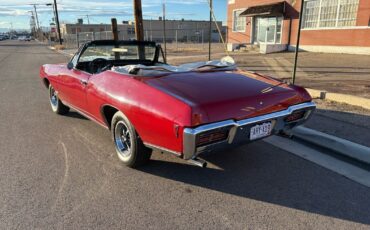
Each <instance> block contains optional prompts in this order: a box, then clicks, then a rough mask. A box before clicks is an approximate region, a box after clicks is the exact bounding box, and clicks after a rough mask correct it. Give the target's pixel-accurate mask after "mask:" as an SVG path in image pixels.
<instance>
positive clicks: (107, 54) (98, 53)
mask: <svg viewBox="0 0 370 230" xmlns="http://www.w3.org/2000/svg"><path fill="white" fill-rule="evenodd" d="M140 49H142V50H144V55H143V56H142V57H139V50H140ZM155 52H156V47H155V46H152V45H137V44H125V45H95V44H92V45H90V46H88V47H87V48H86V50H85V51H84V52H83V53H82V54H81V56H80V60H79V61H80V62H87V61H92V60H94V59H96V58H103V59H106V60H138V61H153V60H154V58H155Z"/></svg>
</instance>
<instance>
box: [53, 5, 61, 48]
mask: <svg viewBox="0 0 370 230" xmlns="http://www.w3.org/2000/svg"><path fill="white" fill-rule="evenodd" d="M54 10H55V17H56V18H55V20H56V23H57V30H58V36H59V44H60V45H62V44H63V42H62V36H61V34H60V25H59V15H58V6H57V0H54Z"/></svg>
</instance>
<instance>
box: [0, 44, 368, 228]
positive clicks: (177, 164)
mask: <svg viewBox="0 0 370 230" xmlns="http://www.w3.org/2000/svg"><path fill="white" fill-rule="evenodd" d="M66 60H67V58H66V57H65V56H63V55H61V54H58V53H56V52H54V51H51V50H49V49H47V47H46V46H44V45H41V44H39V43H36V42H20V41H2V42H0V118H1V122H0V229H35V228H37V229H264V228H273V229H297V228H300V229H351V228H352V229H354V228H356V229H369V227H370V226H369V225H370V214H369V213H370V189H369V188H367V187H365V186H362V185H360V184H358V183H356V182H353V181H351V180H349V179H347V178H344V177H343V176H340V175H339V174H336V173H334V172H332V171H329V170H327V169H325V168H322V167H320V166H318V165H316V164H314V163H311V162H309V161H306V160H304V159H302V158H299V157H297V156H296V155H293V154H291V153H289V152H286V151H284V150H281V149H279V148H277V147H274V146H272V145H270V144H268V143H266V142H263V141H259V142H255V143H252V144H250V145H247V146H243V147H240V148H237V149H235V150H232V151H225V152H219V153H215V154H212V155H206V156H204V157H203V158H204V159H205V160H207V161H208V162H209V167H208V168H205V169H202V168H198V167H195V166H192V165H189V164H188V163H186V162H184V161H183V160H181V159H179V158H175V157H173V156H169V155H166V154H160V153H154V154H153V157H152V161H151V162H150V163H149V164H148V165H146V166H143V167H141V168H140V169H136V170H135V169H130V168H127V167H125V166H123V165H122V164H121V163H120V162H119V161H118V160H117V157H116V155H115V151H114V146H113V143H112V141H111V138H110V133H109V131H108V130H105V129H103V128H102V127H100V126H99V125H96V124H95V123H93V122H92V121H89V120H87V119H85V118H83V117H82V116H80V115H79V114H77V113H75V112H71V113H69V114H68V115H66V116H58V115H55V114H54V113H52V111H51V109H50V108H49V102H48V93H47V90H46V88H45V87H44V86H43V85H42V84H41V81H40V79H39V76H38V71H39V66H40V65H42V64H44V63H60V62H65V61H66Z"/></svg>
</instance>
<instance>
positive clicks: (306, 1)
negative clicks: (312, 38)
mask: <svg viewBox="0 0 370 230" xmlns="http://www.w3.org/2000/svg"><path fill="white" fill-rule="evenodd" d="M311 1H318V2H319V12H318V15H317V18H316V21H313V22H315V24H316V26H314V27H312V26H311V27H303V26H304V23H305V22H306V21H305V20H306V19H305V17H303V22H302V28H301V29H302V30H325V29H348V28H360V27H361V28H368V27H367V26H365V27H364V26H360V27H359V26H356V22H357V19H358V10H359V7H360V0H357V1H358V3H357V9H356V10H357V12H356V17H355V18H354V19H353V20H354V21H355V24H354V25H351V26H340V25H339V22H340V21H343V18H340V6H341V4H340V3H341V0H338V1H337V6H336V7H337V10H336V17H335V26H328V27H325V26H321V23H320V22H321V11H322V2H323V1H325V0H303V4H307V3H308V2H311ZM304 11H306V6H304ZM304 16H306V15H305V14H304ZM346 19H347V20H349V19H348V18H346Z"/></svg>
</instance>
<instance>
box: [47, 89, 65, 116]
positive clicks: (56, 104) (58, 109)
mask: <svg viewBox="0 0 370 230" xmlns="http://www.w3.org/2000/svg"><path fill="white" fill-rule="evenodd" d="M49 100H50V106H51V109H52V110H53V112H54V113H56V114H60V115H63V114H66V113H68V112H69V107H68V106H66V105H64V104H63V102H62V101H61V100H60V99H59V98H58V95H57V93H56V91H55V90H54V88H53V86H52V85H51V84H49Z"/></svg>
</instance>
